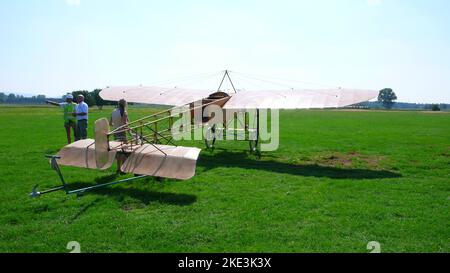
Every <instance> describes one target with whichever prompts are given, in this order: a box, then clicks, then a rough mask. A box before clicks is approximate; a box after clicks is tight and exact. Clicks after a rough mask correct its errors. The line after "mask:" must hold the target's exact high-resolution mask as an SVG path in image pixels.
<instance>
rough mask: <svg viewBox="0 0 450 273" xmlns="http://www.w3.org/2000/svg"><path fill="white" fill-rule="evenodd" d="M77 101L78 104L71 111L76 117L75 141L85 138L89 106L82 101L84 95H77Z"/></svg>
mask: <svg viewBox="0 0 450 273" xmlns="http://www.w3.org/2000/svg"><path fill="white" fill-rule="evenodd" d="M77 102H78V105H77V107H76V108H75V112H74V113H73V115H74V117H76V118H77V134H76V136H75V140H76V141H78V140H80V139H86V138H87V128H88V116H89V115H88V114H89V106H88V105H87V104H86V103H85V102H84V96H83V95H78V96H77Z"/></svg>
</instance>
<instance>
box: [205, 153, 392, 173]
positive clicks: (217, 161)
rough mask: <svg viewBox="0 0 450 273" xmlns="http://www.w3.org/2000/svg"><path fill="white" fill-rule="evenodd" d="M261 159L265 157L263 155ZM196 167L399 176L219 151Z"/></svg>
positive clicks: (211, 154) (209, 155) (380, 171)
mask: <svg viewBox="0 0 450 273" xmlns="http://www.w3.org/2000/svg"><path fill="white" fill-rule="evenodd" d="M263 157H267V156H266V155H263ZM198 165H199V166H201V167H203V168H204V169H203V170H204V171H208V170H211V169H214V168H220V167H235V168H242V169H251V170H261V171H269V172H274V173H284V174H290V175H297V176H310V177H327V178H332V179H383V178H398V177H401V174H398V173H395V172H391V171H387V170H370V169H345V168H337V167H332V166H321V165H317V164H304V165H302V164H289V163H283V162H278V161H274V160H266V159H264V158H263V159H262V160H257V159H256V158H255V157H253V158H252V156H249V154H248V153H247V152H229V151H225V150H224V151H220V152H213V153H210V154H207V153H204V154H202V155H201V156H200V159H199V161H198Z"/></svg>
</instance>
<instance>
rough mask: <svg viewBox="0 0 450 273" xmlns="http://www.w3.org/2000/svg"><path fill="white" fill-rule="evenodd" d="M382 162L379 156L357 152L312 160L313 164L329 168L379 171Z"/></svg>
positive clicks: (328, 155)
mask: <svg viewBox="0 0 450 273" xmlns="http://www.w3.org/2000/svg"><path fill="white" fill-rule="evenodd" d="M382 160H383V157H381V156H373V155H362V154H360V153H358V152H348V153H332V154H327V155H319V156H317V157H316V158H315V159H314V163H316V164H318V165H324V166H331V167H355V166H366V167H370V168H373V169H380V168H381V165H380V163H381V161H382Z"/></svg>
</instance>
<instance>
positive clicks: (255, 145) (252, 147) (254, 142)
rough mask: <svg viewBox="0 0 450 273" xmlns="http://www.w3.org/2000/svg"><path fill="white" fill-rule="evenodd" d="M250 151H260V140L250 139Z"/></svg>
mask: <svg viewBox="0 0 450 273" xmlns="http://www.w3.org/2000/svg"><path fill="white" fill-rule="evenodd" d="M249 146H250V152H251V153H257V152H259V151H258V140H250V141H249Z"/></svg>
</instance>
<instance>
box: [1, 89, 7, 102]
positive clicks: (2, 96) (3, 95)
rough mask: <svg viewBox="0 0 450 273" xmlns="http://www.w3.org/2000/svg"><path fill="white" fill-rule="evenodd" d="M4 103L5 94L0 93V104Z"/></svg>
mask: <svg viewBox="0 0 450 273" xmlns="http://www.w3.org/2000/svg"><path fill="white" fill-rule="evenodd" d="M5 101H6V95H5V93H3V92H2V93H0V103H4V102H5Z"/></svg>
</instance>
